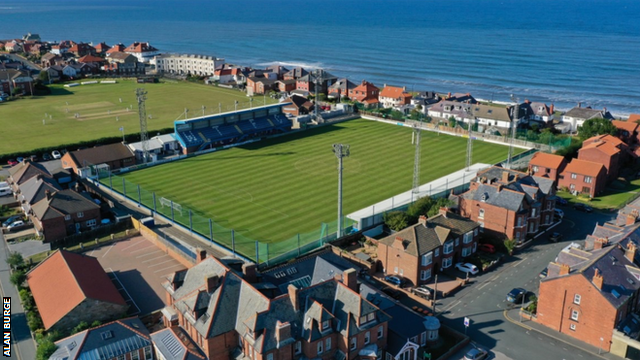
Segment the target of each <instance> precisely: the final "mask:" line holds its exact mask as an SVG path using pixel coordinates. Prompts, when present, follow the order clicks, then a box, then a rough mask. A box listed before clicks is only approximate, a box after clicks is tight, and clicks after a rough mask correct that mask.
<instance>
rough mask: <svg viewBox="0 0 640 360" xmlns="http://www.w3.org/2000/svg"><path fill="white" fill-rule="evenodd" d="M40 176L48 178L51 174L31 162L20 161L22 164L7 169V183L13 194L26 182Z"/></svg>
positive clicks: (39, 165) (41, 166)
mask: <svg viewBox="0 0 640 360" xmlns="http://www.w3.org/2000/svg"><path fill="white" fill-rule="evenodd" d="M38 175H41V176H43V177H47V178H50V177H51V173H50V172H49V170H47V168H45V167H44V166H43V165H42V164H40V163H33V162H31V160H27V159H25V160H22V162H20V163H18V164H16V165H14V166H12V167H10V168H9V177H8V178H7V182H8V183H9V185H10V186H11V188H12V189H13V191H14V192H16V193H17V192H19V191H20V185H22V184H24V183H25V182H27V181H28V180H29V179H31V178H32V177H35V176H38Z"/></svg>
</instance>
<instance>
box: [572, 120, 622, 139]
mask: <svg viewBox="0 0 640 360" xmlns="http://www.w3.org/2000/svg"><path fill="white" fill-rule="evenodd" d="M617 133H618V129H617V128H616V127H615V126H614V125H613V124H612V123H611V120H608V119H602V118H598V119H589V120H587V121H585V122H584V124H582V126H581V127H580V128H579V129H578V134H579V135H580V140H583V141H584V140H586V139H588V138H590V137H593V136H596V135H607V134H609V135H616V134H617Z"/></svg>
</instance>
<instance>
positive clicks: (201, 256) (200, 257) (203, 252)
mask: <svg viewBox="0 0 640 360" xmlns="http://www.w3.org/2000/svg"><path fill="white" fill-rule="evenodd" d="M196 253H197V254H198V256H197V258H196V264H200V263H201V262H203V261H204V259H206V258H207V250H203V249H196Z"/></svg>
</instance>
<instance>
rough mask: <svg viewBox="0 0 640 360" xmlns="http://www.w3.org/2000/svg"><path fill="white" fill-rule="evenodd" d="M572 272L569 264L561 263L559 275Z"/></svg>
mask: <svg viewBox="0 0 640 360" xmlns="http://www.w3.org/2000/svg"><path fill="white" fill-rule="evenodd" d="M570 272H571V267H570V266H569V265H566V264H560V272H559V273H558V275H567V274H568V273H570Z"/></svg>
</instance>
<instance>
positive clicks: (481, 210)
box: [478, 209, 484, 219]
mask: <svg viewBox="0 0 640 360" xmlns="http://www.w3.org/2000/svg"><path fill="white" fill-rule="evenodd" d="M478 219H484V209H480V210H478Z"/></svg>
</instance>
